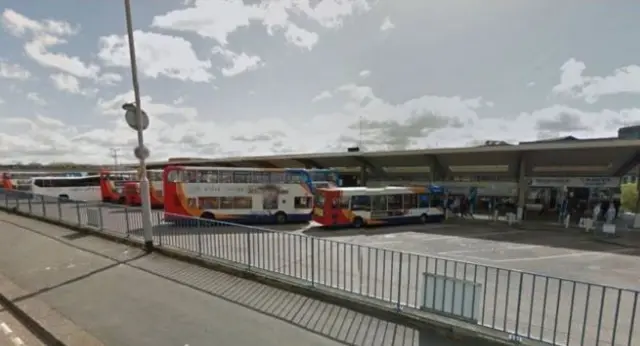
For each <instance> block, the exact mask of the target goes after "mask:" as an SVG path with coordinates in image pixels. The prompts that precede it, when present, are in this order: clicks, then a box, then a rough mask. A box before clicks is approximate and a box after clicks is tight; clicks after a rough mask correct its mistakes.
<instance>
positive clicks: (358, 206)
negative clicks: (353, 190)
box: [351, 196, 371, 211]
mask: <svg viewBox="0 0 640 346" xmlns="http://www.w3.org/2000/svg"><path fill="white" fill-rule="evenodd" d="M351 210H354V211H358V210H361V211H370V210H371V197H370V196H353V197H351Z"/></svg>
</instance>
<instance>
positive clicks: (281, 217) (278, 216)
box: [276, 211, 287, 225]
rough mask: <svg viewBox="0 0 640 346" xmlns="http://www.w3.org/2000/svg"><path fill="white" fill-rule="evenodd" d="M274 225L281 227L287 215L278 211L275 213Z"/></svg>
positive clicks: (285, 221)
mask: <svg viewBox="0 0 640 346" xmlns="http://www.w3.org/2000/svg"><path fill="white" fill-rule="evenodd" d="M276 223H277V224H279V225H282V224H283V223H287V214H285V213H283V212H281V211H279V212H277V213H276Z"/></svg>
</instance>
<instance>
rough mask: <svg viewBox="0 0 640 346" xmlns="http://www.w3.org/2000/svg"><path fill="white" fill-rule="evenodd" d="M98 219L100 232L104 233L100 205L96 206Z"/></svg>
mask: <svg viewBox="0 0 640 346" xmlns="http://www.w3.org/2000/svg"><path fill="white" fill-rule="evenodd" d="M98 217H99V220H100V230H101V231H104V222H103V221H104V220H103V218H102V205H100V204H98Z"/></svg>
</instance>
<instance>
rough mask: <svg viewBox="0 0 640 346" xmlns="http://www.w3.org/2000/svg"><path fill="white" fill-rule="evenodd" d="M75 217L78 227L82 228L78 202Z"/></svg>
mask: <svg viewBox="0 0 640 346" xmlns="http://www.w3.org/2000/svg"><path fill="white" fill-rule="evenodd" d="M76 215H77V216H78V226H82V218H81V217H80V202H78V201H76Z"/></svg>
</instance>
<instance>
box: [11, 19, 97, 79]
mask: <svg viewBox="0 0 640 346" xmlns="http://www.w3.org/2000/svg"><path fill="white" fill-rule="evenodd" d="M2 25H3V27H4V28H5V30H7V31H8V32H9V33H11V34H12V35H14V36H17V37H24V36H27V34H30V35H29V37H28V38H29V39H30V40H29V41H28V42H27V43H25V45H24V50H25V53H26V54H27V56H28V57H29V58H31V59H33V60H34V61H36V62H37V63H38V64H40V65H41V66H44V67H49V68H55V69H58V70H60V71H63V72H66V73H69V74H72V75H74V76H76V77H80V78H91V79H94V80H99V79H100V78H101V77H100V75H99V72H100V67H99V66H97V65H95V64H92V63H85V62H83V61H82V60H81V59H80V58H78V57H73V56H68V55H66V54H62V53H52V52H50V51H49V49H50V48H52V47H54V46H57V45H61V44H64V43H67V41H66V40H65V39H63V38H62V37H64V36H73V35H76V34H78V33H79V32H80V29H79V27H74V26H73V25H71V24H70V23H68V22H65V21H58V20H52V19H46V20H41V21H37V20H34V19H31V18H28V17H26V16H24V15H22V14H20V13H17V12H15V11H13V10H11V9H5V10H4V12H3V13H2Z"/></svg>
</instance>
